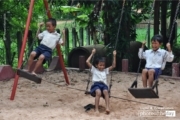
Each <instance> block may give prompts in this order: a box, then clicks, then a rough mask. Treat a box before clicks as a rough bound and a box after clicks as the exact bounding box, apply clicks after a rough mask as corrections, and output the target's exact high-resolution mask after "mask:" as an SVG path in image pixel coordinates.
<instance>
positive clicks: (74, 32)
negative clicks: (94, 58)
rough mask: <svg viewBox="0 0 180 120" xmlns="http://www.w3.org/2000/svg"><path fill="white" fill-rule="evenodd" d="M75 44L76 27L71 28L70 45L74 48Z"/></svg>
mask: <svg viewBox="0 0 180 120" xmlns="http://www.w3.org/2000/svg"><path fill="white" fill-rule="evenodd" d="M76 46H77V45H76V29H75V28H72V47H73V48H75V47H76Z"/></svg>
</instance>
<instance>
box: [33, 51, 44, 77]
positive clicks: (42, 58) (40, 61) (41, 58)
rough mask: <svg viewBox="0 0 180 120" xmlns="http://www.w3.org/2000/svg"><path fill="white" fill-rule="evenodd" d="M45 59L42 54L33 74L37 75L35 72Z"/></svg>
mask: <svg viewBox="0 0 180 120" xmlns="http://www.w3.org/2000/svg"><path fill="white" fill-rule="evenodd" d="M44 59H45V56H44V55H43V54H41V55H40V56H39V58H38V61H37V63H36V65H35V67H34V70H33V71H32V74H35V75H36V73H35V71H36V70H37V68H38V67H40V66H41V65H42V63H43V60H44Z"/></svg>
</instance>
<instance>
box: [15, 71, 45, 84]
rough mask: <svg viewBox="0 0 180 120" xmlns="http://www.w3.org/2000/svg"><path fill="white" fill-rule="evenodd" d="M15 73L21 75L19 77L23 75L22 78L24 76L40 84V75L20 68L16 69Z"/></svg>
mask: <svg viewBox="0 0 180 120" xmlns="http://www.w3.org/2000/svg"><path fill="white" fill-rule="evenodd" d="M17 74H18V75H19V76H21V77H24V78H26V79H28V80H31V81H33V82H36V83H38V84H40V83H41V81H42V78H40V77H38V76H36V75H33V74H31V73H29V72H26V71H23V70H21V69H17Z"/></svg>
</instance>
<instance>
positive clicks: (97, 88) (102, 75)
mask: <svg viewBox="0 0 180 120" xmlns="http://www.w3.org/2000/svg"><path fill="white" fill-rule="evenodd" d="M95 52H96V49H93V50H92V53H91V55H90V56H89V58H88V59H87V60H86V63H87V65H88V67H89V68H90V69H91V72H92V82H93V85H92V86H91V91H90V92H91V95H92V96H94V95H95V112H97V113H99V109H98V106H99V100H100V97H101V96H103V97H104V99H105V102H106V114H109V113H110V110H109V93H108V86H107V74H109V71H110V70H113V68H115V66H116V51H113V63H112V66H110V67H108V68H105V60H104V59H103V58H98V59H96V61H95V65H94V66H93V65H92V64H91V63H90V60H91V58H92V56H93V55H94V54H95Z"/></svg>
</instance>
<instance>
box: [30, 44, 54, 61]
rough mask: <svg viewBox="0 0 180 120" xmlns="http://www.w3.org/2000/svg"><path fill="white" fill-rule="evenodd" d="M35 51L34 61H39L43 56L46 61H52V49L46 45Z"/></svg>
mask: <svg viewBox="0 0 180 120" xmlns="http://www.w3.org/2000/svg"><path fill="white" fill-rule="evenodd" d="M34 51H35V52H36V56H35V58H34V59H38V58H39V56H40V55H41V54H43V55H44V56H45V61H48V60H50V59H51V57H52V49H50V48H48V47H47V46H45V45H42V44H40V45H39V46H38V47H37V48H36V49H35V50H34Z"/></svg>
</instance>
